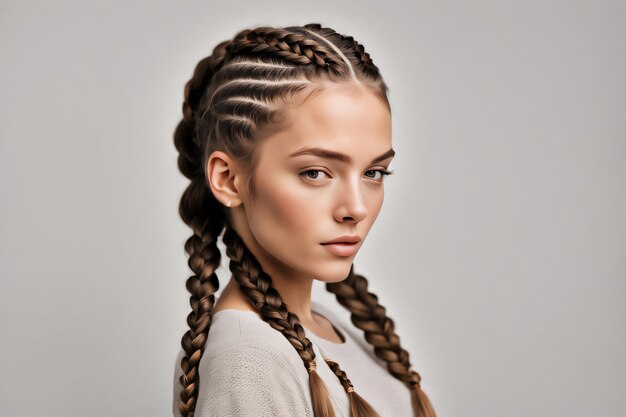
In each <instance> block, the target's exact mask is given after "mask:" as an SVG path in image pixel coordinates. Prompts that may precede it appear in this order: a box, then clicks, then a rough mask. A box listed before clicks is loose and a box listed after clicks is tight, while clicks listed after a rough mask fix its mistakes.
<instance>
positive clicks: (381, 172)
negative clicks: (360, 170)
mask: <svg viewBox="0 0 626 417" xmlns="http://www.w3.org/2000/svg"><path fill="white" fill-rule="evenodd" d="M371 172H373V173H374V174H376V173H377V172H378V173H380V177H378V178H374V179H379V180H381V181H382V180H383V177H385V176H387V175H391V174H393V171H388V170H386V169H370V170H369V171H366V172H365V174H366V175H367V174H368V173H371ZM370 178H372V177H370Z"/></svg>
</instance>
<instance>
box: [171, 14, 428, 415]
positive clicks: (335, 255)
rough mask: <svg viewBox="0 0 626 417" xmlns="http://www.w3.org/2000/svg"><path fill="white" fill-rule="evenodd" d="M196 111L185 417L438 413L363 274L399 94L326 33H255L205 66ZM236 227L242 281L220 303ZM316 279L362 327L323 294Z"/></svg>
mask: <svg viewBox="0 0 626 417" xmlns="http://www.w3.org/2000/svg"><path fill="white" fill-rule="evenodd" d="M183 116H184V117H183V120H182V121H181V122H180V123H179V125H178V127H177V129H176V131H175V134H174V140H175V144H176V147H177V149H178V150H179V152H180V156H179V159H178V165H179V168H180V170H181V171H182V173H183V174H184V175H185V176H186V177H188V178H189V179H190V180H191V182H190V184H189V186H188V187H187V189H186V190H185V192H184V193H183V196H182V198H181V201H180V207H179V209H180V210H179V211H180V215H181V217H182V219H183V220H184V221H185V223H186V224H188V225H189V226H190V227H191V229H192V230H193V235H192V236H191V237H190V238H189V239H188V240H187V242H186V244H185V250H186V251H187V253H188V254H189V266H190V268H191V269H192V271H193V275H192V276H191V277H190V278H189V279H188V280H187V289H188V290H189V292H190V293H191V298H190V303H191V307H192V311H191V313H190V314H189V316H188V317H187V323H188V324H189V330H188V331H187V332H186V333H185V335H184V336H183V338H182V349H181V351H180V354H179V355H178V358H177V359H176V372H175V375H174V402H173V411H174V415H175V416H183V417H190V416H198V417H205V416H219V417H235V416H239V417H250V416H263V417H268V416H281V417H283V416H298V417H301V416H311V417H333V416H345V417H348V416H353V417H360V416H364V417H365V416H366V417H373V416H381V417H408V416H416V417H417V416H420V417H435V412H434V410H433V407H432V405H431V404H430V402H429V400H428V397H427V396H426V394H425V393H424V391H422V389H421V387H420V375H419V374H418V373H417V372H415V371H414V370H412V367H411V363H410V362H409V354H408V353H407V351H406V350H404V349H403V348H402V347H401V346H400V338H399V337H398V335H397V334H396V333H395V332H394V323H393V321H392V320H391V319H390V318H389V317H387V316H386V314H385V308H384V307H383V306H381V305H380V304H379V303H378V299H377V297H376V296H375V295H374V294H372V293H370V292H368V289H367V285H368V282H367V280H366V279H365V278H364V277H363V276H361V275H358V274H356V273H355V272H354V270H353V264H352V261H353V259H354V256H355V255H356V253H357V251H358V250H359V248H360V247H361V245H362V244H363V241H364V240H365V237H366V235H367V233H368V232H369V230H370V228H371V226H372V224H373V223H374V220H375V219H376V217H377V215H378V213H379V211H380V208H381V205H382V202H383V177H384V176H385V175H389V174H391V172H390V171H389V170H388V167H389V164H390V162H391V159H392V158H393V155H394V151H393V149H392V148H391V110H390V107H389V102H388V100H387V86H386V85H385V83H384V82H383V79H382V77H381V75H380V73H379V71H378V69H377V67H376V66H375V65H374V63H373V62H372V60H371V58H370V57H369V55H368V54H367V53H366V52H365V51H364V49H363V46H361V45H360V44H358V43H357V42H356V41H355V40H354V39H353V38H352V37H350V36H343V35H340V34H338V33H336V32H335V31H333V30H332V29H330V28H323V27H321V26H320V25H319V24H308V25H305V26H302V27H301V26H293V27H287V28H272V27H259V28H256V29H254V30H243V31H241V32H239V33H238V34H237V35H236V36H235V37H234V38H233V39H232V40H228V41H225V42H222V43H220V44H219V45H217V47H216V48H215V49H214V51H213V53H212V55H211V56H209V57H207V58H205V59H203V60H201V61H200V62H199V64H198V65H197V67H196V69H195V72H194V74H193V77H192V79H191V80H190V81H189V82H188V83H187V84H186V86H185V101H184V104H183ZM222 232H223V237H222V241H223V242H224V244H225V246H226V254H227V255H228V257H229V258H230V264H229V268H230V271H231V272H232V278H231V279H230V281H229V282H228V284H227V285H226V287H225V288H224V291H223V293H222V294H221V296H220V297H219V300H217V302H215V293H216V291H217V290H218V288H219V282H218V279H217V275H216V273H215V271H216V269H217V268H218V266H219V265H220V260H221V253H220V251H219V249H218V246H217V241H218V237H219V236H220V235H221V234H222ZM313 280H318V281H322V282H325V283H326V288H327V289H328V291H330V292H332V293H334V294H335V295H336V297H337V300H338V302H339V303H340V304H341V305H343V306H344V307H346V308H347V309H348V310H349V311H350V312H351V321H352V324H353V325H354V326H355V327H356V328H358V329H360V330H362V331H363V332H355V331H354V330H355V329H354V328H353V327H352V326H350V325H347V324H344V325H342V324H339V320H338V319H337V317H336V316H335V315H334V314H332V312H331V311H330V310H327V309H326V308H325V307H323V306H321V305H319V304H317V303H315V302H312V301H311V288H312V284H313ZM357 392H358V394H357Z"/></svg>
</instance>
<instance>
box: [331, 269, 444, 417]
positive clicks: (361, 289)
mask: <svg viewBox="0 0 626 417" xmlns="http://www.w3.org/2000/svg"><path fill="white" fill-rule="evenodd" d="M367 287H368V282H367V279H366V278H365V277H363V276H362V275H359V274H356V273H354V265H352V267H351V268H350V273H349V275H348V278H346V279H345V280H343V281H340V282H332V283H331V282H329V283H327V284H326V289H327V290H328V291H329V292H331V293H333V294H335V296H336V298H337V301H339V303H340V304H341V305H342V306H344V307H346V308H347V309H348V310H349V311H350V312H351V315H350V320H351V321H352V323H353V324H354V325H355V326H356V327H358V328H359V329H361V330H363V331H364V333H365V339H366V340H367V341H368V342H369V343H371V344H372V345H373V346H374V353H375V354H376V356H378V357H379V358H380V359H383V360H384V361H385V362H387V369H388V370H389V372H390V373H391V374H392V375H393V376H394V377H396V378H397V379H399V380H400V381H402V382H404V383H405V384H406V385H407V386H408V388H409V389H410V390H411V398H412V401H413V409H414V414H415V417H434V416H435V411H434V409H433V407H432V404H431V403H430V400H429V399H428V397H427V396H426V394H425V393H424V392H423V391H422V389H421V386H420V382H421V376H420V374H419V373H417V372H415V371H413V370H412V369H411V363H410V361H409V353H408V352H407V351H406V350H404V349H403V348H402V346H400V337H399V336H398V335H397V334H396V333H395V331H394V326H395V325H394V322H393V320H392V319H391V318H389V317H387V315H386V309H385V307H383V306H382V305H381V304H380V303H379V302H378V297H377V296H376V295H375V294H373V293H371V292H368V291H367Z"/></svg>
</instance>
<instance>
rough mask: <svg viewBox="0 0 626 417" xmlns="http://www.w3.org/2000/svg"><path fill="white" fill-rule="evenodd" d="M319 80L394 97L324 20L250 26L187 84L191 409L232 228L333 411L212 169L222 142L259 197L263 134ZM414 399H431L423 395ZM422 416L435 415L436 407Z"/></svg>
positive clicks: (361, 412) (269, 304) (243, 271)
mask: <svg viewBox="0 0 626 417" xmlns="http://www.w3.org/2000/svg"><path fill="white" fill-rule="evenodd" d="M321 81H331V82H357V83H360V84H362V85H363V86H364V87H367V88H369V89H370V90H371V91H373V92H375V93H376V94H377V95H378V96H379V97H381V99H382V100H383V101H384V102H385V103H386V104H387V106H389V102H388V99H387V86H386V85H385V83H384V81H383V79H382V77H381V76H380V75H379V73H378V70H377V69H376V67H375V66H374V64H373V63H372V61H371V59H369V55H368V54H366V53H365V52H364V50H363V48H362V46H360V45H359V44H358V43H356V41H354V39H352V38H351V37H345V36H343V35H340V34H338V33H337V32H335V31H334V30H332V29H330V28H322V27H321V25H319V24H309V25H305V26H303V27H301V26H291V27H287V28H272V27H268V26H262V27H258V28H255V29H252V30H249V29H245V30H242V31H240V32H239V33H237V34H236V35H235V36H234V37H233V38H232V39H231V40H227V41H224V42H222V43H220V44H219V45H218V46H217V47H216V48H215V49H214V50H213V53H212V55H211V56H209V57H207V58H204V59H203V60H201V61H200V62H199V63H198V65H197V66H196V69H195V71H194V75H193V77H192V78H191V80H189V82H188V83H187V84H186V85H185V100H184V103H183V120H182V121H181V122H180V123H179V125H178V126H177V128H176V131H175V133H174V142H175V145H176V148H177V149H178V151H179V157H178V166H179V169H180V170H181V172H182V173H183V174H184V175H185V176H186V177H187V178H189V179H190V180H191V182H190V184H189V186H188V187H187V189H186V190H185V191H184V193H183V196H182V198H181V201H180V205H179V213H180V215H181V217H182V218H183V220H184V221H185V223H186V224H188V225H189V226H190V227H191V228H192V230H193V235H192V237H190V238H189V239H188V240H187V243H186V244H185V249H186V251H187V253H188V254H189V266H190V268H191V269H192V271H193V272H194V275H193V276H192V277H190V278H189V279H188V280H187V289H188V290H189V292H190V293H191V298H190V304H191V307H192V312H191V313H190V314H189V316H188V318H187V323H188V325H189V328H190V329H189V331H187V332H186V333H185V335H184V336H183V339H182V341H181V344H182V346H183V349H184V351H185V356H184V357H183V358H182V360H181V367H182V369H183V374H182V375H181V377H180V383H181V391H180V395H179V396H180V399H181V402H180V403H179V409H180V411H181V414H182V416H183V417H192V416H193V415H194V412H195V406H196V400H197V393H198V387H199V384H200V379H199V375H198V364H199V361H200V358H201V357H202V355H203V353H204V345H205V343H206V339H207V336H208V331H209V327H210V324H211V317H212V310H213V306H214V294H215V292H216V291H217V290H218V288H219V282H218V280H217V276H216V275H215V270H216V269H217V268H218V266H219V263H220V252H219V250H218V248H217V238H218V237H219V235H220V233H221V232H222V231H223V230H224V228H225V229H226V230H225V231H224V235H223V237H222V240H223V242H224V244H225V245H226V253H227V255H228V256H229V258H230V260H231V261H230V264H229V268H230V271H231V272H232V274H233V278H234V279H235V280H236V282H237V283H238V285H239V287H240V289H241V290H242V292H243V293H244V294H245V295H246V297H247V298H248V299H249V300H250V302H251V304H252V305H253V306H254V308H255V309H256V310H257V311H258V312H259V314H260V316H261V317H262V319H263V320H264V321H266V322H267V323H268V324H269V325H270V326H271V327H272V328H274V329H276V330H278V331H280V332H281V333H282V334H283V335H284V336H285V338H286V339H287V340H288V341H289V342H290V344H291V345H292V346H293V347H294V349H296V352H297V353H298V355H299V356H300V358H301V359H302V362H303V365H304V366H305V368H306V369H307V371H308V373H309V384H310V388H311V401H312V405H313V412H314V416H315V417H334V416H335V413H334V410H333V408H332V405H331V401H330V396H329V393H328V390H327V388H326V385H325V384H324V382H323V381H322V379H321V378H320V376H319V375H318V373H317V363H316V357H315V353H314V350H313V346H312V343H311V341H310V340H309V339H308V338H307V337H306V334H305V331H304V327H303V326H302V325H301V324H300V321H299V318H298V317H297V316H296V315H295V314H293V313H291V312H290V311H288V308H287V306H286V305H285V303H284V302H283V300H282V298H281V296H280V295H279V294H278V291H277V290H276V289H275V288H273V287H272V281H271V277H270V276H269V275H268V274H267V273H266V272H264V271H263V270H262V268H261V265H260V264H259V262H258V261H257V260H256V259H255V257H254V255H253V254H252V253H251V252H249V251H248V249H247V247H246V246H245V244H244V242H243V240H242V239H241V238H240V236H239V235H238V234H237V233H236V231H235V229H234V228H233V227H232V226H231V224H232V222H231V218H230V215H231V214H230V209H227V208H225V207H224V206H223V205H222V204H221V203H220V202H219V201H217V200H216V199H215V197H214V195H213V193H212V189H211V187H210V183H209V181H208V178H207V175H206V174H207V173H206V165H207V161H208V157H209V156H210V155H211V154H212V153H213V152H214V151H223V152H226V153H228V154H229V155H230V156H231V157H233V158H234V159H236V160H237V161H238V162H239V163H240V164H241V165H242V167H243V168H245V169H246V170H247V171H248V172H250V175H249V177H248V181H247V187H248V190H247V191H248V195H249V197H250V201H251V202H252V201H253V200H254V197H255V194H254V193H255V181H254V179H255V177H254V175H252V174H253V173H254V169H255V166H256V163H257V160H256V158H255V156H256V153H255V148H256V141H258V140H259V139H260V138H261V137H262V136H263V135H264V134H265V132H266V131H265V128H266V127H271V128H272V129H280V128H281V126H282V125H281V124H282V122H283V118H282V115H283V112H284V109H285V106H288V105H289V104H290V100H291V98H293V97H295V96H296V94H299V93H304V92H306V93H307V94H305V95H304V97H305V99H306V98H307V97H308V94H310V93H312V92H314V91H315V89H318V88H323V87H320V85H321V83H320V82H321ZM361 303H362V305H361V307H360V308H361V309H362V310H363V314H362V315H360V317H370V316H368V314H372V313H371V312H370V313H367V309H368V308H370V306H366V305H365V304H363V302H361ZM353 313H354V311H353ZM372 340H374V342H376V343H378V344H380V343H379V341H378V339H371V338H368V342H370V343H372V344H375V343H373V341H372ZM375 346H376V345H375ZM381 346H382V345H381ZM398 346H399V345H398ZM383 348H384V349H386V350H385V351H387V350H388V351H391V352H394V350H393V348H392V347H391V345H389V346H383V347H382V348H380V349H383ZM380 349H379V350H380ZM381 352H382V351H381ZM393 361H397V362H398V363H400V364H401V366H398V365H394V366H393V367H392V368H390V372H391V371H392V369H393V372H396V374H394V376H396V377H397V378H401V377H402V375H407V374H408V373H409V371H408V369H409V367H410V364H408V354H407V355H406V360H405V359H402V358H401V359H400V360H397V359H394V360H393ZM393 361H392V362H393ZM326 363H327V364H328V365H329V366H330V367H331V369H332V370H333V372H334V373H335V375H336V376H337V378H338V379H339V381H340V382H341V383H342V385H343V386H344V388H345V389H346V392H347V394H348V396H349V398H350V408H351V410H352V417H377V416H378V414H377V413H376V412H375V411H374V410H373V408H372V407H371V406H370V405H369V404H368V403H367V402H366V401H365V400H364V399H363V398H362V397H360V396H359V395H358V394H357V393H356V392H355V391H354V387H353V386H352V384H351V382H350V381H349V379H348V377H347V375H346V374H345V372H343V371H341V369H340V368H339V365H338V364H336V363H335V362H332V361H330V362H326ZM394 363H395V362H394ZM331 365H332V366H331ZM398 369H400V371H398ZM402 369H404V373H403V372H402ZM393 372H392V374H393ZM417 377H418V379H417V383H419V375H418V376H417ZM409 379H410V378H409ZM419 392H421V391H419ZM415 402H416V403H418V404H422V403H424V401H423V400H420V399H419V398H418V399H417V400H415ZM416 415H417V414H416ZM421 415H423V416H427V417H434V416H435V414H434V411H433V412H432V413H431V414H425V413H424V414H420V416H421Z"/></svg>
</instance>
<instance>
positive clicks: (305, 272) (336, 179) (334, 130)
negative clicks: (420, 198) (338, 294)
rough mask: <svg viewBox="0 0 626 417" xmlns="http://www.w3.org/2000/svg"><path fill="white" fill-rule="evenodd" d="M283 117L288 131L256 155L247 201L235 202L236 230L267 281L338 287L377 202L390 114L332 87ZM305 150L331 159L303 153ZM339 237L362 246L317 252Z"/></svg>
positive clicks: (354, 91)
mask: <svg viewBox="0 0 626 417" xmlns="http://www.w3.org/2000/svg"><path fill="white" fill-rule="evenodd" d="M287 117H288V119H287V120H288V121H289V123H288V126H289V127H288V128H287V129H286V130H283V131H280V132H278V133H274V134H273V135H272V136H269V137H267V138H265V139H263V141H261V142H260V144H259V148H257V150H256V151H257V152H259V154H258V155H257V157H258V158H259V159H258V165H257V168H256V171H255V173H254V176H255V186H256V187H255V190H256V193H255V196H254V201H253V202H251V201H250V199H249V198H248V196H245V195H240V198H241V200H242V203H243V210H240V211H239V214H240V215H238V216H236V218H235V220H234V221H235V224H236V228H237V231H238V233H239V234H240V235H241V236H242V238H243V239H244V242H245V243H246V246H247V247H248V248H249V249H250V250H251V251H252V253H253V254H254V255H255V257H256V258H257V259H259V260H260V262H261V264H262V266H263V267H264V269H265V270H266V271H267V272H268V273H270V275H272V274H274V275H275V274H281V275H283V276H286V277H296V278H298V277H305V278H309V279H310V278H313V279H317V280H321V281H324V282H337V281H341V280H343V279H344V278H346V276H347V275H348V273H349V271H350V267H351V264H352V262H353V259H354V257H355V255H356V252H357V251H358V249H359V248H360V247H361V245H362V244H363V242H364V241H365V237H366V236H367V234H368V232H369V230H370V228H371V227H372V224H373V223H374V220H375V219H376V217H377V216H378V213H379V211H380V208H381V206H382V203H383V197H384V185H383V181H384V180H383V177H384V176H383V174H382V173H381V172H380V171H381V170H386V169H388V168H389V164H390V162H391V159H392V156H393V151H392V150H391V115H390V113H389V110H388V108H387V107H386V105H385V104H384V103H383V102H382V101H381V99H380V98H378V97H377V96H376V95H375V94H374V93H372V92H371V91H369V90H367V89H365V88H363V87H357V86H355V85H338V84H335V85H332V86H331V87H329V88H327V89H324V90H322V91H321V92H319V91H318V92H316V94H314V95H312V96H311V97H309V99H308V100H307V101H305V102H304V104H302V105H300V106H288V110H287ZM312 148H315V149H319V150H320V152H321V150H324V151H326V152H327V154H328V155H330V154H332V155H335V157H326V156H324V155H322V154H315V153H314V152H307V149H312ZM340 154H343V155H345V158H346V160H345V161H344V160H343V159H342V157H341V156H339V155H340ZM238 190H240V191H241V192H244V191H245V190H246V186H245V184H243V183H241V184H239V185H238ZM343 235H355V236H358V237H359V238H360V239H361V240H360V241H359V242H358V243H356V244H355V245H353V249H352V250H350V248H348V247H346V246H343V248H341V247H340V248H339V249H338V250H337V249H330V247H328V246H324V245H322V243H324V242H328V241H331V240H334V239H336V238H339V237H341V236H343ZM333 250H335V251H338V252H341V251H349V252H351V253H349V254H347V255H346V254H345V253H344V254H343V255H342V254H338V253H333ZM270 271H271V272H270Z"/></svg>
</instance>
